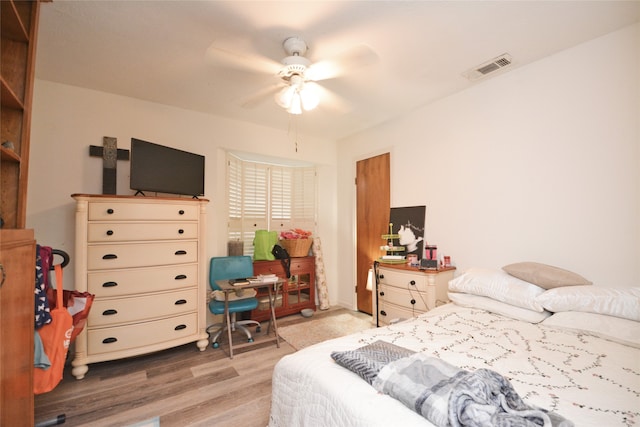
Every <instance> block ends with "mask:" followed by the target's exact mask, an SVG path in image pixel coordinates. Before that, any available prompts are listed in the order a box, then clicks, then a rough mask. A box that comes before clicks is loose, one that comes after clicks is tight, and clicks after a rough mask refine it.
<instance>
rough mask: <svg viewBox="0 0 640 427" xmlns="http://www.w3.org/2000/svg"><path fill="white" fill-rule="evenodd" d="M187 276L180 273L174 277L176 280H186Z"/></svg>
mask: <svg viewBox="0 0 640 427" xmlns="http://www.w3.org/2000/svg"><path fill="white" fill-rule="evenodd" d="M186 278H187V275H186V274H178V275H177V276H176V277H174V279H175V280H184V279H186Z"/></svg>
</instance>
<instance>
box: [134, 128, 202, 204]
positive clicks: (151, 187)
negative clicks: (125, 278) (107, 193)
mask: <svg viewBox="0 0 640 427" xmlns="http://www.w3.org/2000/svg"><path fill="white" fill-rule="evenodd" d="M130 164H131V181H130V185H129V187H130V188H131V189H132V190H136V191H137V193H136V194H138V193H142V194H144V192H145V191H149V192H156V193H169V194H180V195H186V196H193V197H198V196H202V195H204V156H201V155H199V154H194V153H189V152H187V151H182V150H178V149H176V148H171V147H166V146H164V145H159V144H154V143H152V142H147V141H143V140H141V139H136V138H131V162H130Z"/></svg>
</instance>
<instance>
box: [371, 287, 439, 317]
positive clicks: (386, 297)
mask: <svg viewBox="0 0 640 427" xmlns="http://www.w3.org/2000/svg"><path fill="white" fill-rule="evenodd" d="M434 288H435V286H429V287H428V289H427V292H420V291H418V290H415V289H411V291H409V289H401V288H396V287H393V286H388V285H379V287H378V304H380V302H381V301H382V302H383V303H384V302H387V303H391V304H397V305H401V306H403V307H409V308H411V307H413V308H414V309H416V310H420V311H428V310H431V309H433V308H435V305H436V303H435V289H434ZM412 301H413V304H412Z"/></svg>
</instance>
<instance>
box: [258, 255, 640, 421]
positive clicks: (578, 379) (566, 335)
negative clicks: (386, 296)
mask: <svg viewBox="0 0 640 427" xmlns="http://www.w3.org/2000/svg"><path fill="white" fill-rule="evenodd" d="M535 267H536V268H539V266H535ZM538 273H539V272H538ZM521 277H524V278H526V279H528V280H531V281H533V282H536V283H535V284H534V283H531V282H528V281H526V280H522V279H520V278H518V277H515V276H512V275H511V274H509V273H507V272H506V271H505V270H495V271H494V270H488V269H470V270H469V271H467V272H465V274H463V275H461V276H460V277H458V278H456V279H454V280H453V281H452V282H451V283H450V286H449V290H450V298H451V300H452V302H451V303H449V304H445V305H443V306H440V307H438V308H436V309H433V310H431V311H429V312H427V313H425V314H422V315H420V316H419V317H416V318H413V319H409V320H404V321H400V322H398V323H395V324H392V325H389V326H387V327H382V328H372V329H370V330H366V331H363V332H360V333H356V334H353V335H349V336H346V337H342V338H338V339H334V340H329V341H325V342H322V343H319V344H316V345H314V346H311V347H308V348H305V349H303V350H301V351H298V352H296V353H294V354H291V355H288V356H285V357H284V358H283V359H282V360H280V361H279V362H278V364H277V365H276V367H275V369H274V373H273V391H272V403H271V413H270V421H269V426H270V427H285V426H286V427H291V426H329V425H330V426H367V427H370V426H405V427H408V426H432V425H434V424H432V423H430V422H429V421H428V420H427V419H426V418H424V417H423V416H422V415H420V414H419V413H418V412H415V411H413V410H411V409H409V408H408V407H406V406H405V405H403V404H402V403H401V402H400V401H399V400H396V399H394V398H393V397H391V396H389V395H387V394H384V393H379V392H378V391H376V389H374V388H373V387H372V386H371V385H370V384H369V383H368V382H367V381H365V380H363V378H362V377H361V376H359V375H358V374H356V373H355V372H353V371H352V370H349V369H347V368H345V367H343V366H342V365H340V364H338V363H336V361H335V360H334V358H332V354H334V355H335V354H344V353H345V352H350V351H353V350H357V349H361V348H366V347H367V346H369V345H371V344H374V343H376V342H379V341H382V342H385V343H391V344H393V345H395V346H398V347H400V348H404V349H408V350H411V351H415V352H419V353H422V354H424V355H426V356H434V357H437V358H439V359H442V360H444V361H446V362H448V363H449V364H451V365H454V366H456V367H458V368H461V369H465V370H469V371H474V370H479V369H483V368H484V369H490V370H492V371H495V372H497V373H499V374H500V375H502V376H504V378H506V379H507V380H508V381H509V382H510V383H511V385H512V386H513V388H514V389H515V391H516V392H517V393H518V394H519V396H520V397H522V399H523V400H524V401H525V402H526V403H527V404H529V405H532V406H535V407H539V408H544V409H546V410H548V411H552V412H554V413H557V414H559V415H560V416H562V417H564V418H565V419H567V420H569V421H571V422H572V423H573V424H574V425H576V426H632V425H638V424H639V423H640V326H639V325H640V288H623V289H614V288H611V289H609V288H601V287H597V286H591V285H590V283H583V282H579V283H574V282H575V280H574V281H572V282H571V285H572V286H564V284H563V283H562V282H561V283H560V285H559V286H549V287H548V288H544V287H541V286H539V284H540V283H538V282H540V278H539V277H536V278H531V277H529V276H521ZM532 286H534V287H532Z"/></svg>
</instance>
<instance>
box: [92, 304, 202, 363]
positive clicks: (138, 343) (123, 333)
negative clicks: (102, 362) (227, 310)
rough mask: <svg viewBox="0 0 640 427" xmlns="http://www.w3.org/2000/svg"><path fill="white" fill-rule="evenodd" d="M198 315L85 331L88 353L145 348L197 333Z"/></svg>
mask: <svg viewBox="0 0 640 427" xmlns="http://www.w3.org/2000/svg"><path fill="white" fill-rule="evenodd" d="M197 322H198V315H197V313H191V314H186V315H183V316H176V317H169V318H166V319H161V320H156V321H152V322H144V323H137V324H133V325H127V326H114V327H110V328H97V329H93V328H87V350H88V352H89V354H92V355H93V354H102V353H110V352H116V351H120V350H127V349H130V348H137V347H145V346H148V345H153V344H158V343H162V342H166V341H171V340H175V339H178V338H183V337H188V336H190V335H195V334H196V333H197Z"/></svg>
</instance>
